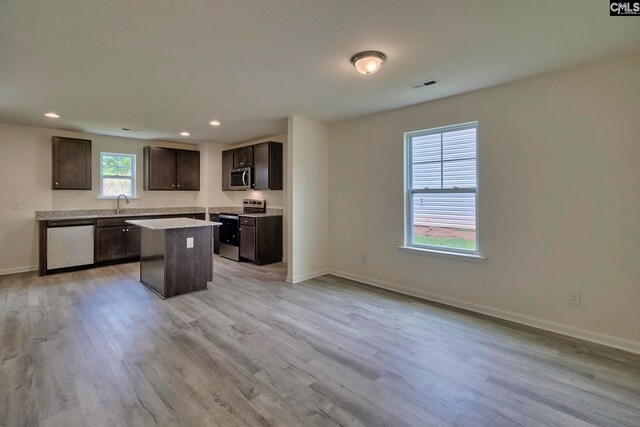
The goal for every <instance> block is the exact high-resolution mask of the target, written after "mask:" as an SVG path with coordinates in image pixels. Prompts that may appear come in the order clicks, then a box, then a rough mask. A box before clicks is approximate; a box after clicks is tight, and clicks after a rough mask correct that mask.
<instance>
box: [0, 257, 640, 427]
mask: <svg viewBox="0 0 640 427" xmlns="http://www.w3.org/2000/svg"><path fill="white" fill-rule="evenodd" d="M215 271H216V278H215V281H214V282H213V283H211V284H210V285H209V289H208V290H206V291H202V292H198V293H193V294H189V295H184V296H179V297H175V298H172V299H168V300H166V301H162V300H161V299H159V298H158V297H157V296H156V295H154V294H153V293H151V292H150V291H148V290H147V289H146V288H145V287H144V286H142V285H140V284H139V283H138V265H137V264H136V263H133V264H125V265H119V266H111V267H104V268H98V269H93V270H85V271H80V272H73V273H65V274H59V275H54V276H48V277H43V278H41V277H37V276H36V275H35V274H31V273H29V274H17V275H11V276H3V277H0V425H2V426H36V425H40V426H54V425H58V426H66V427H69V426H76V425H78V426H110V425H115V426H120V425H122V426H125V425H133V426H152V425H156V424H158V425H181V426H202V425H211V426H236V425H237V426H254V425H259V426H270V425H278V426H316V425H319V426H339V425H342V426H363V425H366V426H394V427H395V426H407V425H411V426H448V425H459V426H512V425H526V426H538V425H551V426H588V425H598V426H639V425H640V356H637V355H632V354H629V353H625V352H622V351H617V350H612V349H609V348H606V347H603V346H598V345H593V344H589V343H585V342H582V341H579V340H575V339H570V338H566V337H562V336H558V335H554V334H551V333H546V332H543V331H539V330H535V329H532V328H527V327H522V326H518V325H514V324H510V323H508V322H503V321H496V320H492V319H489V318H486V317H482V316H479V315H474V314H471V313H467V312H464V311H461V310H456V309H451V308H447V307H444V306H442V305H438V304H430V303H426V302H423V301H420V300H416V299H413V298H409V297H404V296H401V295H397V294H393V293H389V292H384V291H380V290H375V289H372V288H369V287H366V286H363V285H358V284H356V283H354V282H350V281H347V280H344V279H340V278H337V277H332V276H325V277H322V278H318V279H314V280H309V281H307V282H304V283H301V284H297V285H290V284H287V283H285V282H284V276H285V273H284V269H283V265H282V264H279V265H272V266H266V267H256V266H252V265H248V264H239V263H235V262H232V261H227V260H223V259H221V258H216V264H215Z"/></svg>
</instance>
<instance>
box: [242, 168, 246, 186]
mask: <svg viewBox="0 0 640 427" xmlns="http://www.w3.org/2000/svg"><path fill="white" fill-rule="evenodd" d="M246 176H247V171H244V172H242V183H243V184H244V185H247V180H246V179H245V177H246Z"/></svg>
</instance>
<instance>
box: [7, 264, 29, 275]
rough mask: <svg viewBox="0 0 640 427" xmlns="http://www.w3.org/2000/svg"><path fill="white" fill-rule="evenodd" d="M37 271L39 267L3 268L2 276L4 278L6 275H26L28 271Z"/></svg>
mask: <svg viewBox="0 0 640 427" xmlns="http://www.w3.org/2000/svg"><path fill="white" fill-rule="evenodd" d="M37 269H38V266H37V265H25V266H24V267H11V268H1V269H0V276H4V275H5V274H15V273H26V272H28V271H36V270H37Z"/></svg>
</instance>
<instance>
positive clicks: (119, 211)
mask: <svg viewBox="0 0 640 427" xmlns="http://www.w3.org/2000/svg"><path fill="white" fill-rule="evenodd" d="M120 197H124V200H125V202H126V204H127V205H128V204H129V198H128V197H127V196H126V194H120V195H119V196H118V201H117V202H116V215H120V213H121V212H122V209H120Z"/></svg>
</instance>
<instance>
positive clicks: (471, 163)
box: [405, 122, 478, 253]
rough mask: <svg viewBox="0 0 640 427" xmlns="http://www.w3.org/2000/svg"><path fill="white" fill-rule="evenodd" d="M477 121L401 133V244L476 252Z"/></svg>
mask: <svg viewBox="0 0 640 427" xmlns="http://www.w3.org/2000/svg"><path fill="white" fill-rule="evenodd" d="M477 126H478V124H477V123H476V122H473V123H465V124H461V125H455V126H447V127H442V128H437V129H428V130H423V131H417V132H408V133H406V134H405V141H406V159H407V166H406V200H407V230H406V242H405V244H406V245H407V246H416V247H426V248H434V249H438V250H451V251H454V252H472V253H477V252H478V239H477V224H476V208H477V196H478V194H477Z"/></svg>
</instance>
